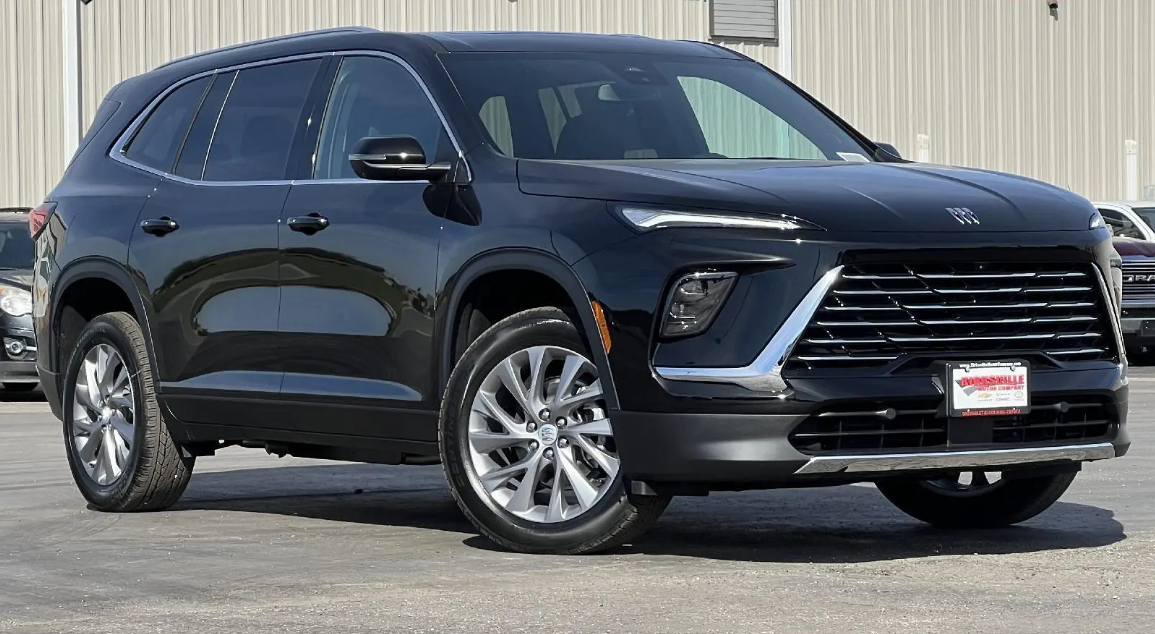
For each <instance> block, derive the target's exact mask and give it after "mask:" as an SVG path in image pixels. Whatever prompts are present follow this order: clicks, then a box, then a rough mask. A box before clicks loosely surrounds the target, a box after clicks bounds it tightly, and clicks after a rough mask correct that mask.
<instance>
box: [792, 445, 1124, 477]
mask: <svg viewBox="0 0 1155 634" xmlns="http://www.w3.org/2000/svg"><path fill="white" fill-rule="evenodd" d="M1114 457H1115V447H1114V446H1113V445H1112V444H1111V443H1107V442H1103V443H1095V444H1091V445H1068V446H1062V447H1035V448H1020V449H990V450H979V451H936V452H927V453H896V454H875V455H860V456H815V457H813V458H811V459H810V461H809V462H807V463H806V464H804V465H802V467H801V468H799V469H798V470H797V471H795V472H794V475H818V474H830V473H856V474H866V473H888V472H892V471H924V470H937V469H979V468H989V467H1005V466H1010V465H1024V464H1033V463H1045V462H1063V461H1070V462H1085V461H1088V460H1106V459H1108V458H1114Z"/></svg>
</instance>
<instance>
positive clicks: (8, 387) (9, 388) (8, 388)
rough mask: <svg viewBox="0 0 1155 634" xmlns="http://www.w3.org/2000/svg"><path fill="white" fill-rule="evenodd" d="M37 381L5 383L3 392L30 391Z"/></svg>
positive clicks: (34, 387) (33, 388)
mask: <svg viewBox="0 0 1155 634" xmlns="http://www.w3.org/2000/svg"><path fill="white" fill-rule="evenodd" d="M37 385H39V383H5V384H4V391H5V392H31V391H32V390H35V389H36V386H37Z"/></svg>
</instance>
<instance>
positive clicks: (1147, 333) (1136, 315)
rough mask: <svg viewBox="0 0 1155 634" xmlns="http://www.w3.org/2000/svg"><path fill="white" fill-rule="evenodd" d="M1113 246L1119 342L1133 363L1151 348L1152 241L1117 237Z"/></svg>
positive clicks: (1154, 325) (1154, 331)
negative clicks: (1118, 270) (1118, 271)
mask: <svg viewBox="0 0 1155 634" xmlns="http://www.w3.org/2000/svg"><path fill="white" fill-rule="evenodd" d="M1114 243H1115V250H1116V251H1118V252H1119V255H1120V256H1121V257H1122V258H1123V303H1122V314H1121V315H1120V317H1121V321H1122V324H1121V325H1122V327H1123V341H1124V343H1125V344H1126V346H1127V357H1128V358H1129V359H1130V360H1131V361H1137V360H1139V359H1141V358H1142V355H1143V354H1144V348H1155V242H1151V241H1148V240H1139V239H1137V238H1125V237H1120V236H1117V237H1115V238H1114Z"/></svg>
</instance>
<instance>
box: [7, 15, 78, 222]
mask: <svg viewBox="0 0 1155 634" xmlns="http://www.w3.org/2000/svg"><path fill="white" fill-rule="evenodd" d="M60 6H61V5H60V2H57V1H55V0H0V207H20V206H24V207H30V206H34V205H36V204H38V203H39V202H40V201H42V200H43V199H44V195H45V194H46V193H48V190H49V189H51V187H52V186H53V185H54V184H55V183H56V180H57V179H58V178H60V173H61V172H62V171H63V170H64V163H65V157H64V135H63V128H64V125H63V124H64V98H63V96H62V92H63V86H64V71H63V70H62V63H61V58H62V53H61V49H62V42H61V22H60Z"/></svg>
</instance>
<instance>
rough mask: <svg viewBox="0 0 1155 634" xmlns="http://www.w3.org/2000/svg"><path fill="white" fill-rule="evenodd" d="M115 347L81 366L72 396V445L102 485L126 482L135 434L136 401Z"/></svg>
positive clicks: (101, 347) (100, 349)
mask: <svg viewBox="0 0 1155 634" xmlns="http://www.w3.org/2000/svg"><path fill="white" fill-rule="evenodd" d="M133 397H134V394H133V388H132V381H130V380H129V372H128V367H127V366H126V365H125V364H124V359H123V358H121V356H120V353H118V352H117V351H116V348H113V347H112V346H110V345H108V344H106V343H101V344H97V345H95V346H93V347H92V349H90V350H89V351H88V353H87V354H85V355H84V360H83V361H82V362H81V364H80V371H79V372H78V373H77V377H76V389H75V390H73V396H72V446H73V451H74V452H75V454H76V458H77V461H78V462H79V463H80V464H81V465H82V466H83V467H84V471H85V473H87V474H88V477H90V478H92V480H93V481H94V482H96V483H97V484H98V485H101V486H108V485H110V484H112V483H114V482H116V481H117V480H119V479H120V478H121V476H123V475H124V472H125V470H126V469H127V467H128V459H129V456H131V455H132V448H133V442H134V438H135V435H134V433H133V430H134V427H133V425H134V423H135V421H136V405H135V403H136V400H135V399H134V398H133Z"/></svg>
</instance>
